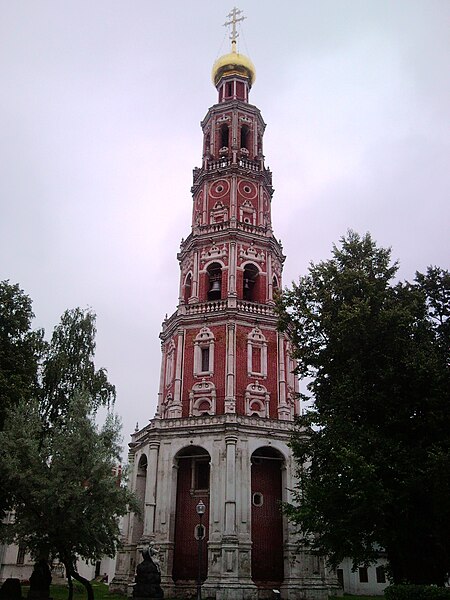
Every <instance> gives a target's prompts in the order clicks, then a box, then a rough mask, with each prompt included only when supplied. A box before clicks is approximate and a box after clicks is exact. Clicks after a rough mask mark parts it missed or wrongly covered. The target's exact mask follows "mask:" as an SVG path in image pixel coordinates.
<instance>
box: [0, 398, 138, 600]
mask: <svg viewBox="0 0 450 600" xmlns="http://www.w3.org/2000/svg"><path fill="white" fill-rule="evenodd" d="M119 433H120V423H119V421H118V419H117V417H115V416H114V415H112V414H111V413H110V414H109V415H108V417H107V419H106V422H105V425H104V426H103V427H102V429H101V430H99V429H98V428H97V427H96V425H95V422H94V418H93V414H92V403H91V399H90V398H89V396H87V395H86V394H76V395H75V396H74V397H73V398H72V400H71V401H70V403H69V404H68V406H67V407H66V410H65V416H64V419H58V420H57V421H56V423H55V424H54V425H52V427H51V429H50V430H49V428H48V425H47V422H46V420H45V418H43V414H42V410H41V406H40V403H39V402H38V401H36V400H33V401H31V402H21V403H20V404H19V405H18V406H16V407H14V408H13V409H12V410H11V411H10V412H9V415H8V418H7V421H6V427H5V429H4V431H3V432H1V433H0V466H1V472H2V480H3V481H4V482H5V483H6V484H7V485H8V486H9V487H10V488H12V489H14V499H15V504H14V511H15V520H14V522H13V523H11V524H10V525H9V526H8V528H9V531H8V532H7V537H8V538H9V540H10V541H13V540H16V541H17V540H18V541H19V542H20V543H21V544H22V545H24V546H26V547H27V548H28V549H29V550H30V551H31V553H32V554H33V556H35V557H41V556H44V557H52V558H57V559H59V560H60V561H61V562H62V563H63V564H64V566H65V568H66V573H67V576H68V578H69V581H70V580H71V578H72V577H73V578H75V579H77V580H78V581H80V582H81V583H83V585H84V586H85V587H86V590H87V595H88V599H89V600H93V598H94V596H93V591H92V587H91V584H90V583H89V581H87V580H86V579H84V578H83V577H81V576H80V575H79V574H78V573H77V571H76V566H75V565H76V560H77V558H82V559H85V560H96V559H98V558H100V557H102V556H105V555H106V556H111V557H112V556H114V555H115V552H116V549H117V545H118V543H119V533H120V531H119V524H118V518H119V517H120V516H121V515H124V514H126V512H127V511H128V509H129V507H130V506H131V508H132V509H133V510H136V501H135V499H134V496H133V495H132V494H131V492H129V491H128V489H127V488H126V487H123V486H122V485H121V484H120V481H118V479H117V475H115V474H114V471H115V467H116V466H117V464H118V460H119V454H120V443H119V442H120V438H119Z"/></svg>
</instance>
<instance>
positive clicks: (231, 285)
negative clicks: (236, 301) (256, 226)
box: [228, 242, 237, 296]
mask: <svg viewBox="0 0 450 600" xmlns="http://www.w3.org/2000/svg"><path fill="white" fill-rule="evenodd" d="M236 262H237V261H236V242H230V260H229V263H228V295H229V296H236Z"/></svg>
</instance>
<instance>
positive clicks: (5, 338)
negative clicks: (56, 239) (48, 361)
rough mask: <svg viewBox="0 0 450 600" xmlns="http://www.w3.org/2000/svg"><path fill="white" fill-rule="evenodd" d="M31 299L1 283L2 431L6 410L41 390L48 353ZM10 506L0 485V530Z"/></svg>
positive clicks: (0, 366) (9, 496)
mask: <svg viewBox="0 0 450 600" xmlns="http://www.w3.org/2000/svg"><path fill="white" fill-rule="evenodd" d="M33 318H34V314H33V311H32V307H31V300H30V298H29V297H28V296H27V295H26V294H25V293H24V292H23V291H22V290H21V289H20V288H19V286H18V285H13V284H10V283H9V281H1V282H0V431H2V429H3V427H4V421H5V417H6V411H7V410H8V408H10V407H13V406H16V405H17V404H18V403H19V402H20V401H22V400H25V399H28V398H31V397H35V396H36V395H37V394H38V391H39V381H38V368H39V363H40V361H41V359H42V356H43V352H44V351H45V347H46V346H45V342H44V340H43V331H32V329H31V322H32V320H33ZM10 504H11V494H10V490H9V489H8V487H7V486H5V485H3V484H2V485H0V528H1V524H2V520H3V517H4V515H5V511H6V510H7V508H8V506H10Z"/></svg>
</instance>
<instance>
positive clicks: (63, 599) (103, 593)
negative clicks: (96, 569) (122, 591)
mask: <svg viewBox="0 0 450 600" xmlns="http://www.w3.org/2000/svg"><path fill="white" fill-rule="evenodd" d="M91 584H92V589H93V590H94V598H95V600H124V598H125V596H119V595H117V594H110V593H109V590H108V586H107V585H105V584H104V583H98V582H96V581H92V582H91ZM28 589H29V588H27V587H24V586H22V597H23V598H26V597H27V596H28ZM68 593H69V591H68V589H67V585H52V586H50V597H51V598H53V600H67V596H68ZM84 598H87V595H86V590H85V588H84V587H83V586H82V585H81V584H80V583H77V582H75V583H74V586H73V600H84Z"/></svg>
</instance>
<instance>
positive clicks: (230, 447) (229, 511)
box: [225, 435, 237, 535]
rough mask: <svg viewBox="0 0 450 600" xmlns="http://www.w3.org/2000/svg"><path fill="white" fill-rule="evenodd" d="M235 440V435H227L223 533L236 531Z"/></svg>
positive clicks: (231, 533) (230, 533) (227, 533)
mask: <svg viewBox="0 0 450 600" xmlns="http://www.w3.org/2000/svg"><path fill="white" fill-rule="evenodd" d="M236 442H237V436H231V435H230V436H227V437H226V438H225V443H226V445H227V451H226V452H227V453H226V487H225V535H234V534H235V533H236Z"/></svg>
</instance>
